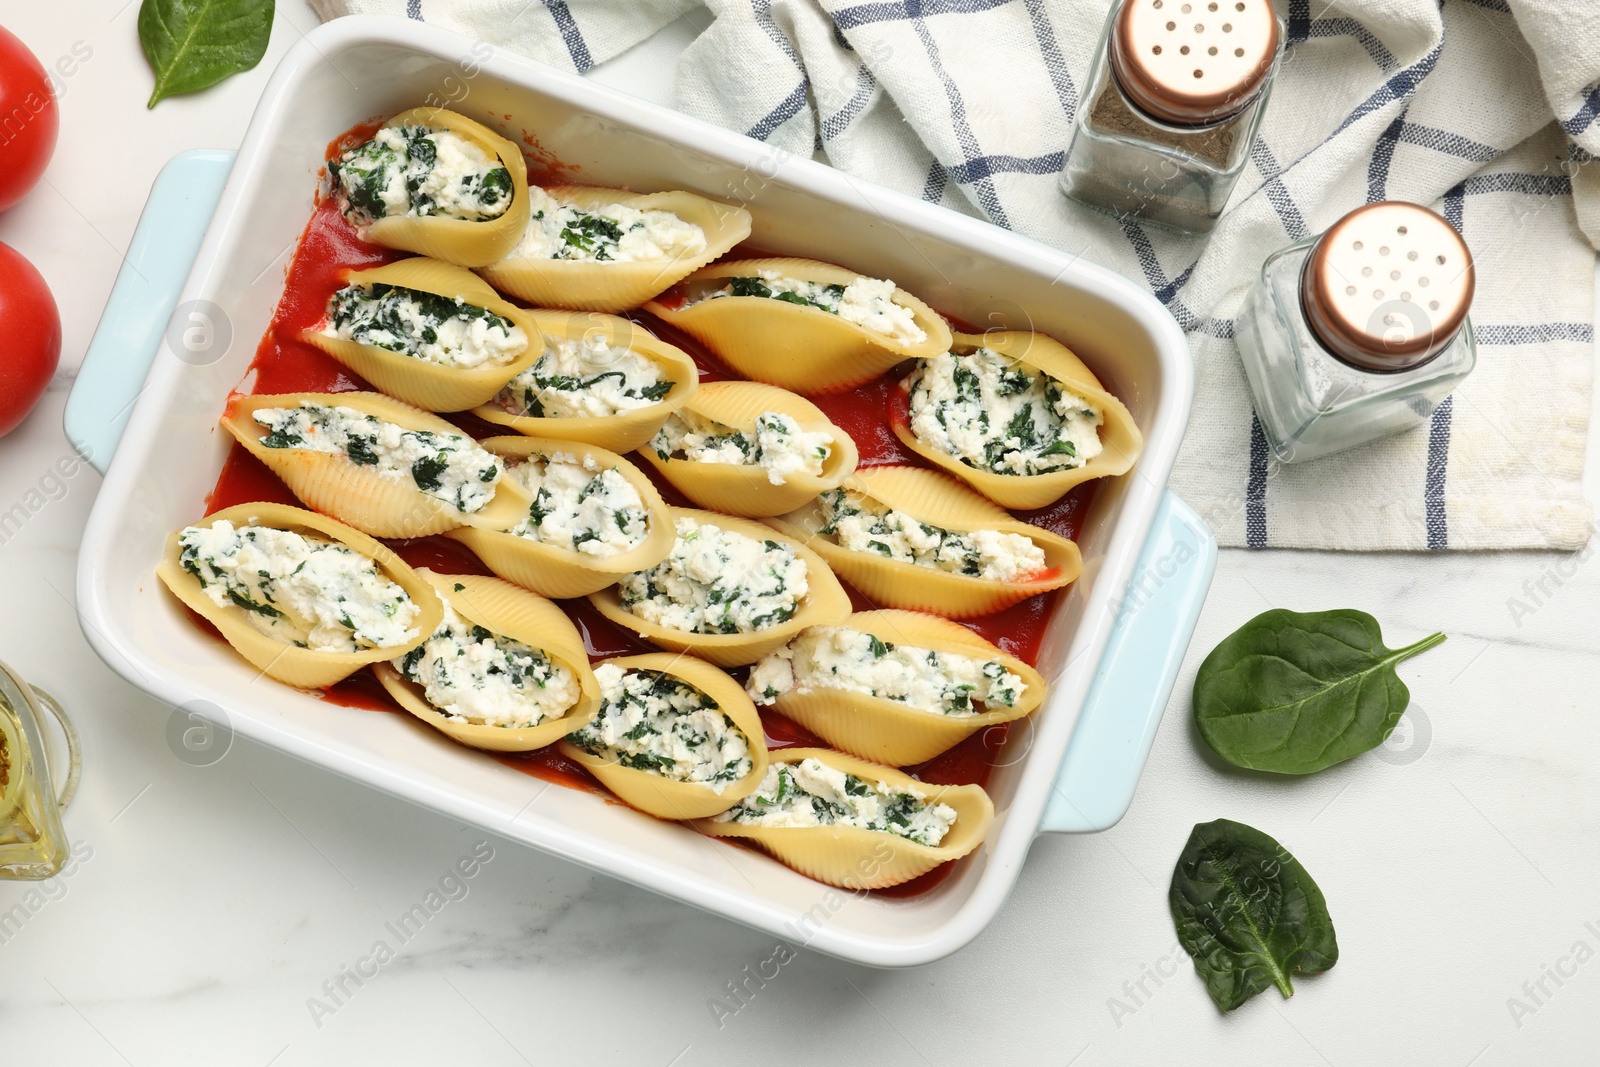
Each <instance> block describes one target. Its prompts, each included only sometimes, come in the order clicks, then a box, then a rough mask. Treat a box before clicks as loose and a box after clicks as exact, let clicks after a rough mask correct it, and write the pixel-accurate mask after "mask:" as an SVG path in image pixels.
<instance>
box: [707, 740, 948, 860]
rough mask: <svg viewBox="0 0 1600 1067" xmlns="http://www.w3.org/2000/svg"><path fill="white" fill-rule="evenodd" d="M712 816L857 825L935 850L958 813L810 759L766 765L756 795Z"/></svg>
mask: <svg viewBox="0 0 1600 1067" xmlns="http://www.w3.org/2000/svg"><path fill="white" fill-rule="evenodd" d="M713 818H714V819H715V820H716V821H717V822H736V823H743V824H745V825H747V826H772V827H783V828H798V827H804V826H854V827H857V828H859V829H862V830H877V831H878V832H880V833H885V834H894V835H895V836H896V837H903V838H905V839H906V840H908V841H915V842H916V843H917V844H919V845H928V846H930V847H937V846H938V844H939V842H940V841H943V840H944V836H945V834H946V833H948V832H949V831H950V827H951V826H952V825H954V824H955V821H956V810H955V809H954V808H952V807H950V806H949V805H948V804H939V803H930V802H929V799H928V797H927V795H926V794H925V793H923V792H921V791H920V790H916V789H901V788H897V787H895V786H891V785H886V784H884V783H883V782H868V781H866V780H865V779H862V778H857V777H856V776H855V775H853V774H849V773H847V772H845V771H841V770H836V769H835V768H833V767H830V766H828V765H827V764H826V763H823V762H822V761H821V760H819V759H816V758H815V757H810V756H808V757H807V758H805V759H803V760H801V761H800V762H799V763H771V764H768V765H767V773H766V775H765V776H764V777H763V778H762V779H761V784H760V785H759V786H758V787H756V791H755V792H754V793H751V794H750V795H749V796H747V797H745V798H744V799H743V800H741V801H739V803H737V804H735V805H734V806H733V807H732V808H730V809H728V810H727V811H725V812H723V813H722V814H721V815H717V816H714V817H713Z"/></svg>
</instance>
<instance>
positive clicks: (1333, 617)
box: [1194, 610, 1445, 774]
mask: <svg viewBox="0 0 1600 1067" xmlns="http://www.w3.org/2000/svg"><path fill="white" fill-rule="evenodd" d="M1444 639H1445V638H1444V634H1442V633H1441V634H1434V635H1433V636H1431V637H1425V638H1423V639H1422V640H1421V641H1418V642H1417V643H1416V644H1414V645H1408V646H1406V647H1405V648H1401V649H1391V648H1387V647H1385V646H1384V643H1383V634H1382V633H1381V632H1380V631H1379V629H1378V620H1376V619H1374V618H1373V617H1372V616H1371V615H1368V614H1367V613H1366V612H1364V611H1351V610H1341V611H1318V612H1310V613H1304V614H1302V613H1300V612H1294V611H1281V610H1273V611H1268V612H1265V613H1263V614H1261V615H1257V616H1256V617H1255V618H1253V619H1251V620H1250V621H1249V622H1247V623H1245V624H1244V625H1243V626H1241V627H1240V628H1239V629H1237V630H1235V631H1234V632H1233V633H1232V634H1231V635H1229V637H1228V638H1227V639H1226V640H1225V641H1223V642H1222V644H1220V645H1218V646H1217V647H1216V648H1214V649H1212V651H1211V655H1209V656H1207V657H1206V658H1205V662H1204V663H1202V664H1200V673H1199V674H1198V675H1196V676H1195V680H1194V720H1195V725H1196V726H1198V727H1199V729H1200V736H1201V737H1203V738H1204V739H1205V742H1206V744H1208V745H1210V746H1211V749H1212V751H1214V752H1215V753H1216V754H1217V755H1219V756H1221V757H1222V758H1223V759H1225V760H1227V761H1228V762H1229V763H1232V764H1233V765H1234V766H1236V767H1247V768H1250V769H1252V770H1258V771H1276V772H1278V773H1280V774H1310V773H1311V772H1312V771H1320V770H1322V769H1323V768H1324V767H1331V766H1333V765H1334V764H1335V763H1339V762H1342V761H1344V760H1347V759H1349V758H1350V757H1352V756H1359V755H1360V754H1361V753H1363V752H1365V751H1367V750H1368V749H1371V748H1376V747H1377V746H1378V745H1380V744H1382V743H1383V740H1384V738H1386V737H1388V736H1389V734H1390V733H1391V732H1392V731H1393V730H1394V728H1395V725H1396V724H1397V723H1398V722H1399V721H1400V716H1401V715H1403V714H1404V713H1405V710H1406V705H1408V704H1409V703H1410V702H1411V692H1410V691H1409V690H1408V689H1406V686H1405V683H1404V682H1402V681H1401V680H1400V678H1399V676H1398V675H1396V674H1395V665H1396V664H1398V663H1399V662H1400V661H1401V660H1404V659H1407V658H1409V657H1411V656H1414V655H1416V654H1417V653H1418V652H1421V651H1423V650H1424V649H1428V648H1432V647H1433V646H1434V645H1437V644H1438V643H1439V642H1441V641H1443V640H1444Z"/></svg>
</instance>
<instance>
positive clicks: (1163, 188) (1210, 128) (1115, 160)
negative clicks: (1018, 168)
mask: <svg viewBox="0 0 1600 1067" xmlns="http://www.w3.org/2000/svg"><path fill="white" fill-rule="evenodd" d="M1127 2H1130V3H1131V2H1134V0H1127ZM1121 6H1122V5H1118V6H1117V7H1115V8H1113V10H1112V12H1111V14H1110V16H1109V17H1108V18H1107V20H1106V25H1105V28H1104V29H1103V30H1102V31H1101V34H1100V45H1099V49H1098V51H1097V52H1096V55H1095V62H1094V67H1093V69H1092V70H1091V72H1090V75H1089V83H1088V86H1087V88H1086V90H1085V92H1084V94H1083V99H1082V103H1081V104H1080V105H1079V107H1078V114H1077V119H1076V121H1075V123H1074V129H1073V137H1072V143H1071V145H1070V146H1069V147H1068V149H1067V156H1066V165H1065V167H1064V169H1063V171H1062V175H1061V188H1062V191H1063V192H1064V193H1065V194H1066V195H1067V196H1069V197H1071V198H1072V199H1074V200H1077V201H1079V202H1081V203H1084V204H1088V205H1089V206H1091V207H1096V208H1100V209H1101V210H1104V211H1108V212H1111V213H1113V214H1116V215H1133V216H1136V217H1138V218H1139V219H1141V220H1143V221H1146V222H1153V223H1156V224H1158V225H1161V226H1166V227H1170V228H1172V229H1176V230H1180V231H1183V232H1186V233H1194V234H1205V233H1210V232H1211V230H1212V229H1213V228H1214V227H1215V226H1216V224H1217V219H1218V217H1219V216H1220V215H1221V214H1222V209H1223V208H1224V207H1225V206H1226V205H1227V202H1228V198H1229V197H1230V196H1231V195H1232V194H1233V188H1234V185H1235V184H1237V182H1238V180H1239V175H1240V174H1241V173H1243V171H1244V168H1245V164H1246V163H1248V162H1249V159H1250V147H1251V145H1252V144H1253V143H1254V141H1255V137H1256V131H1257V129H1258V128H1259V127H1260V125H1261V118H1262V115H1263V114H1264V113H1265V111H1266V106H1267V100H1268V98H1269V97H1270V95H1271V91H1272V77H1273V75H1274V74H1275V73H1276V67H1277V58H1278V56H1279V55H1280V54H1281V50H1282V45H1281V41H1282V34H1281V33H1276V34H1275V35H1274V36H1275V40H1274V43H1273V46H1272V47H1273V51H1272V54H1271V59H1270V66H1269V68H1268V70H1267V72H1266V73H1265V75H1264V76H1262V77H1260V79H1259V82H1258V83H1257V84H1254V85H1253V86H1251V87H1250V88H1249V90H1248V94H1247V102H1245V103H1244V104H1243V106H1242V107H1240V108H1239V109H1238V110H1236V111H1234V112H1232V113H1231V114H1227V115H1225V116H1224V117H1222V118H1219V119H1217V120H1215V121H1211V122H1202V123H1194V124H1189V123H1180V122H1175V121H1171V120H1170V117H1169V118H1166V119H1164V118H1163V117H1160V116H1157V115H1153V114H1151V113H1150V111H1148V110H1147V109H1146V108H1145V107H1141V106H1140V104H1139V103H1138V102H1137V101H1136V100H1134V99H1130V93H1129V92H1128V91H1126V90H1125V88H1124V86H1123V85H1122V84H1121V83H1120V82H1119V81H1118V77H1117V73H1116V71H1115V69H1114V67H1115V63H1114V62H1113V58H1112V50H1113V41H1112V38H1113V35H1114V34H1116V33H1117V32H1118V29H1117V23H1118V19H1119V13H1120V10H1121ZM1168 6H1169V7H1170V8H1173V9H1176V8H1177V7H1178V6H1179V4H1178V3H1177V2H1176V0H1173V2H1171V3H1170V4H1169V5H1168ZM1183 6H1185V7H1189V6H1193V7H1196V8H1200V9H1204V8H1205V7H1207V6H1210V7H1215V6H1217V5H1215V4H1211V5H1206V4H1193V5H1188V4H1185V5H1183ZM1224 6H1228V7H1231V6H1232V5H1231V4H1227V5H1224ZM1174 14H1176V11H1174ZM1178 17H1191V18H1192V17H1195V16H1194V15H1190V16H1178ZM1205 17H1213V18H1216V17H1221V16H1211V15H1207V16H1205ZM1270 17H1272V18H1273V19H1274V26H1275V27H1276V16H1270ZM1219 39H1221V38H1219ZM1206 47H1207V48H1212V47H1214V46H1210V45H1207V46H1206Z"/></svg>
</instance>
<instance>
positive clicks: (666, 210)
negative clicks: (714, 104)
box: [479, 185, 750, 312]
mask: <svg viewBox="0 0 1600 1067" xmlns="http://www.w3.org/2000/svg"><path fill="white" fill-rule="evenodd" d="M528 197H529V211H528V221H527V226H526V228H525V229H524V231H523V232H522V234H521V237H520V240H519V241H518V242H517V244H516V246H515V247H514V248H512V249H510V250H509V251H508V252H507V253H506V254H505V257H504V258H503V259H500V260H499V261H497V262H495V263H491V264H489V265H488V266H485V267H481V268H480V269H479V273H480V274H482V275H483V276H484V277H485V278H487V279H488V280H489V281H490V282H491V283H493V285H494V286H495V288H497V289H500V290H501V291H503V292H507V293H510V294H512V295H513V296H517V297H521V298H522V299H523V300H526V301H528V302H530V303H533V304H539V305H542V306H544V307H560V308H574V309H577V310H584V311H609V312H618V311H626V310H628V309H630V308H636V307H638V306H639V305H640V304H642V303H644V302H645V301H646V300H648V299H650V298H651V297H653V296H655V295H656V294H657V293H659V292H661V291H662V290H663V289H666V288H668V287H670V286H671V285H673V284H674V283H676V282H678V281H679V280H680V279H682V278H683V277H685V276H686V275H688V274H691V273H693V272H694V271H696V270H698V269H699V268H701V267H703V266H705V265H706V264H707V263H710V262H711V261H712V260H714V259H716V258H717V257H718V256H720V255H722V254H723V253H725V252H727V251H728V249H730V248H732V247H733V246H734V245H736V244H738V243H739V242H740V241H742V240H744V239H745V238H746V237H748V236H750V213H749V212H748V211H746V210H745V209H744V208H741V207H735V206H734V205H732V204H724V203H720V202H719V201H716V200H707V199H706V198H705V197H702V196H696V195H695V194H693V193H686V192H666V193H632V192H629V191H628V190H626V189H606V188H601V187H597V186H585V185H567V186H563V185H551V186H547V187H545V188H542V189H541V188H540V187H539V186H536V185H535V186H529V188H528Z"/></svg>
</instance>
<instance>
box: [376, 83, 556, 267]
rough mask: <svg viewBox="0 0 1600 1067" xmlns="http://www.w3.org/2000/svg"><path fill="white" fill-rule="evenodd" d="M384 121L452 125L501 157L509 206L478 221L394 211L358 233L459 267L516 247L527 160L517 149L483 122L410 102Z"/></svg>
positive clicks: (523, 215) (523, 224) (524, 214)
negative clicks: (406, 108) (495, 215)
mask: <svg viewBox="0 0 1600 1067" xmlns="http://www.w3.org/2000/svg"><path fill="white" fill-rule="evenodd" d="M384 125H385V126H427V127H429V128H431V129H435V130H450V131H451V132H453V133H457V134H460V135H461V137H462V139H463V140H467V141H470V142H472V143H473V144H475V145H477V146H478V147H479V148H481V149H483V150H484V152H485V153H487V154H489V155H491V156H495V157H497V158H499V160H500V162H502V163H504V164H505V166H506V170H508V171H510V172H511V206H510V207H508V208H506V210H505V213H504V214H502V215H500V216H499V217H498V218H493V219H486V220H482V221H473V220H471V219H452V218H442V217H439V216H437V215H423V216H410V215H396V216H393V217H391V218H383V219H378V220H376V221H374V222H373V224H372V225H371V226H369V227H367V230H366V232H365V233H364V234H362V238H363V239H364V240H367V241H371V242H372V243H373V244H379V245H384V246H385V247H387V248H399V249H403V250H405V251H407V252H416V253H418V254H420V255H424V256H433V257H434V258H436V259H442V260H444V261H445V262H447V263H455V264H457V265H459V266H463V267H481V266H483V265H484V264H486V263H493V262H494V261H495V260H497V259H499V258H500V257H501V256H503V255H505V254H506V253H507V252H509V251H511V250H512V249H513V248H515V247H517V242H519V241H521V240H522V231H523V230H525V229H526V228H527V226H528V164H527V161H526V160H524V159H523V158H522V150H521V149H519V148H518V147H517V146H516V145H514V144H512V143H511V142H510V141H508V140H506V139H505V138H504V137H501V136H500V135H499V134H497V133H495V132H494V131H493V130H491V129H489V128H488V127H487V126H485V125H483V124H482V123H479V122H474V121H473V120H471V119H469V118H467V117H466V116H465V115H458V114H456V113H455V112H454V111H446V110H445V109H444V108H438V107H414V108H412V109H411V110H409V111H402V112H401V113H400V114H398V115H396V116H395V117H394V118H392V119H390V120H389V121H388V122H386V123H384Z"/></svg>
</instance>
